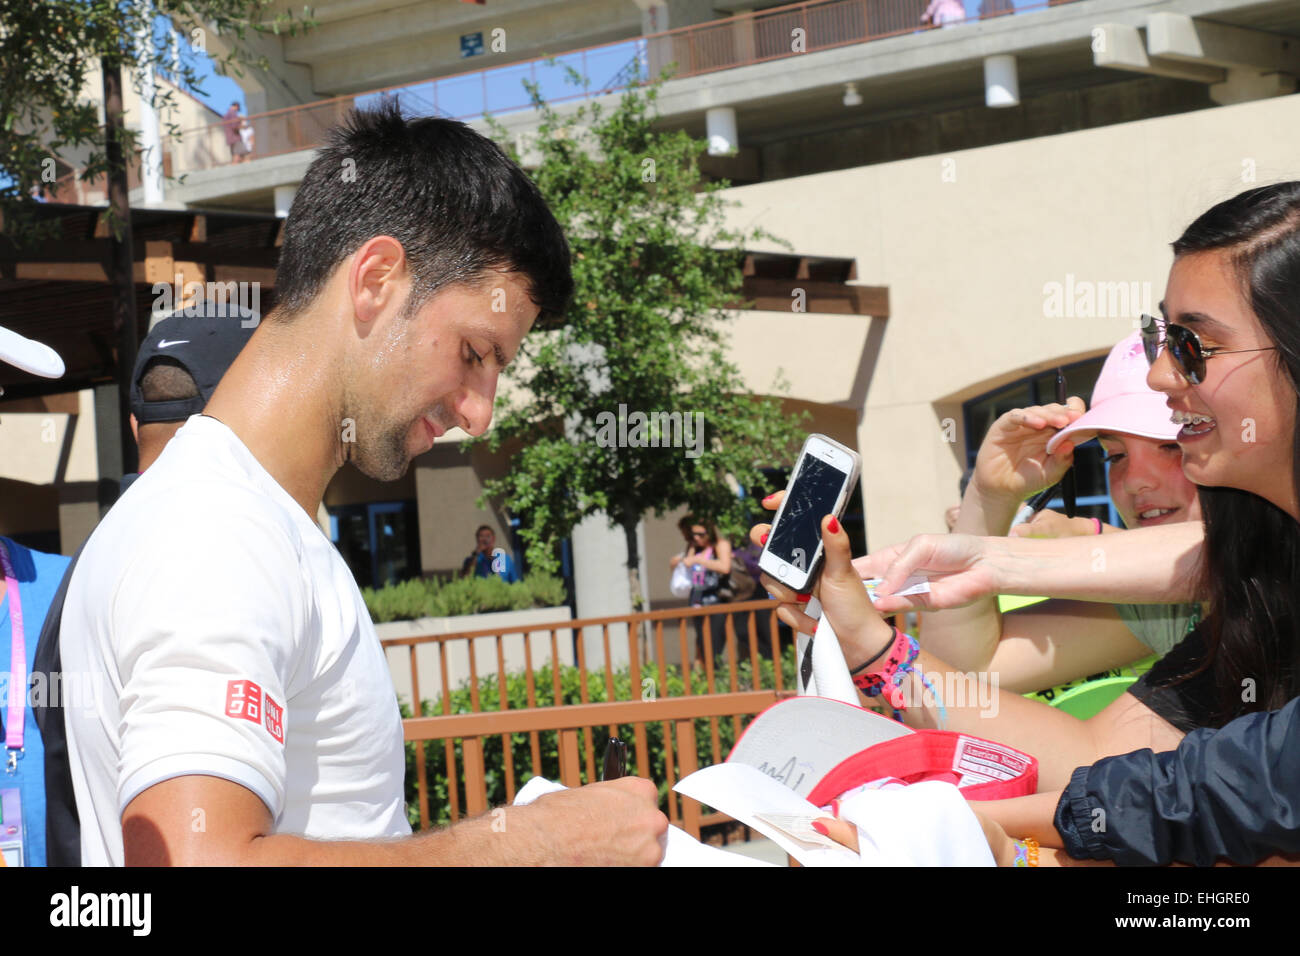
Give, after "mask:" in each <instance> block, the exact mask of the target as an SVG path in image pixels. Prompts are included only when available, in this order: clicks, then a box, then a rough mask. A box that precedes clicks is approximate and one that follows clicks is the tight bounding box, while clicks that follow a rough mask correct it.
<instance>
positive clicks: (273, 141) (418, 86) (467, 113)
mask: <svg viewBox="0 0 1300 956" xmlns="http://www.w3.org/2000/svg"><path fill="white" fill-rule="evenodd" d="M1076 2H1079V0H1015V2H1013V0H980V3H979V6H978V9H977V11H976V12H975V15H973V16H971V17H970V18H968V19H967V20H966V21H965V22H966V23H969V22H973V21H978V20H983V19H990V18H993V17H999V16H1006V15H1008V14H1011V13H1020V12H1027V11H1030V10H1041V9H1044V8H1046V7H1052V6H1061V5H1063V4H1067V3H1076ZM967 3H968V5H969V6H971V7H974V6H975V4H976V0H967ZM926 6H927V0H807V2H804V3H796V4H792V5H790V6H786V7H776V8H773V9H770V10H763V11H760V12H756V13H745V14H740V15H739V16H734V17H729V18H727V19H724V20H715V21H713V22H711V23H701V24H696V25H694V26H689V27H681V28H679V29H676V30H668V31H665V32H663V33H655V34H650V35H647V36H642V37H636V38H633V39H629V40H620V41H616V42H614V43H605V44H601V45H599V46H592V47H586V48H584V49H580V50H572V51H569V52H566V53H563V54H559V55H558V56H556V57H554V58H552V57H541V58H537V59H533V60H526V61H522V62H518V63H510V64H506V65H504V66H498V67H492V68H489V69H481V70H472V71H468V72H464V73H458V74H453V75H450V76H441V77H437V78H433V79H429V80H427V81H424V82H420V83H414V84H412V83H407V84H402V85H399V86H390V87H385V88H383V89H378V90H371V91H369V92H366V93H358V94H355V95H348V96H339V97H334V98H333V99H328V100H321V101H319V102H315V103H306V104H303V105H301V106H290V107H285V108H282V109H278V110H269V111H267V112H265V113H256V114H253V115H251V116H249V117H247V118H246V119H247V122H248V123H249V124H250V125H251V126H252V128H253V136H254V145H253V151H252V158H255V159H257V158H265V157H268V156H278V155H281V154H283V153H292V152H297V151H299V150H305V149H313V148H315V147H316V146H318V145H320V144H321V143H322V142H324V139H325V133H326V131H327V130H328V129H329V128H330V127H331V126H333V125H334V124H335V123H337V122H339V120H341V119H342V118H343V117H344V116H345V115H347V113H348V112H349V111H350V110H352V109H353V108H357V107H365V106H368V105H372V104H373V103H375V102H377V101H379V100H380V99H382V98H385V97H397V98H399V99H400V101H401V103H402V106H403V109H404V110H405V112H406V113H407V114H408V115H412V116H447V117H452V118H454V119H459V120H464V121H470V120H475V119H481V118H482V117H484V116H486V115H489V114H490V115H493V116H501V115H504V114H508V113H512V112H516V111H520V110H528V109H531V108H532V101H531V99H530V97H529V95H528V92H527V90H526V89H525V87H524V81H525V80H527V81H529V82H532V83H534V84H536V85H537V87H538V90H539V92H540V94H541V95H542V97H543V98H544V99H545V100H546V101H547V102H550V103H562V102H567V101H572V100H578V99H584V98H590V97H594V96H601V95H604V94H607V93H613V92H617V91H618V90H622V89H625V88H627V87H628V86H630V85H631V84H633V83H637V82H645V81H646V79H647V78H650V77H656V76H658V75H659V73H660V71H661V70H662V69H663V68H664V67H667V66H669V65H670V64H674V65H675V69H674V73H673V76H674V78H677V79H681V78H685V77H691V76H700V75H702V74H705V73H714V72H717V71H719V70H729V69H734V68H736V67H741V66H749V65H752V64H755V63H766V62H770V61H773V60H781V59H789V58H792V57H796V56H803V55H806V54H808V53H816V52H819V51H823V50H832V49H835V48H837V47H843V46H849V45H852V44H855V43H866V42H869V41H872V40H882V39H886V38H888V37H895V36H901V35H904V34H908V33H922V32H926V31H928V30H932V29H935V27H933V26H931V25H922V24H921V22H920V18H921V14H922V12H923V11H924V10H925V9H926ZM962 25H963V24H949V26H951V27H955V28H958V29H959V28H960V27H961V26H962ZM800 31H802V32H800ZM570 68H572V69H573V70H575V71H577V73H578V74H580V75H581V76H582V77H584V78H586V81H587V86H586V87H585V88H575V87H574V86H573V85H572V84H570V83H569V82H568V81H567V79H566V76H567V73H568V70H569V69H570ZM227 136H228V132H227V127H226V125H225V124H224V123H223V122H216V123H212V124H209V125H207V126H201V127H198V128H195V129H190V130H186V131H184V132H183V133H182V134H181V136H180V138H179V140H178V141H173V142H172V143H170V144H169V145H168V147H167V149H168V152H169V155H170V161H171V168H172V169H173V170H174V171H175V172H176V173H177V174H179V173H186V172H195V171H198V170H203V169H211V168H213V167H217V166H225V165H229V164H231V163H232V162H233V159H234V157H233V155H232V151H231V148H230V146H229V145H228V142H227Z"/></svg>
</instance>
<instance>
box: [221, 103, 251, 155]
mask: <svg viewBox="0 0 1300 956" xmlns="http://www.w3.org/2000/svg"><path fill="white" fill-rule="evenodd" d="M240 125H241V124H240V116H239V103H238V102H234V103H231V104H230V108H229V109H227V110H226V112H225V113H224V114H223V115H222V117H221V129H222V131H223V132H224V133H225V134H226V146H228V147H229V148H230V161H231V162H232V163H242V162H243V161H244V158H245V157H246V156H247V155H248V149H247V147H246V146H244V139H243V137H242V136H240V135H239V129H240Z"/></svg>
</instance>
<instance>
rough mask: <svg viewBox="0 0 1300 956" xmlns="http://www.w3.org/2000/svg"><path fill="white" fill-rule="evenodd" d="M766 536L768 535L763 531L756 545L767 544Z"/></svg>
mask: <svg viewBox="0 0 1300 956" xmlns="http://www.w3.org/2000/svg"><path fill="white" fill-rule="evenodd" d="M767 535H768V532H766V531H764V532H763V537H762V538H760V539H759V542H758V543H759V544H767Z"/></svg>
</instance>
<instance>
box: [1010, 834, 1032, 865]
mask: <svg viewBox="0 0 1300 956" xmlns="http://www.w3.org/2000/svg"><path fill="white" fill-rule="evenodd" d="M1011 844H1012V846H1014V847H1015V848H1016V859H1015V862H1013V863H1012V864H1011V865H1012V866H1037V865H1038V841H1037V840H1035V839H1034V838H1033V837H1025V838H1024V839H1023V840H1012V841H1011Z"/></svg>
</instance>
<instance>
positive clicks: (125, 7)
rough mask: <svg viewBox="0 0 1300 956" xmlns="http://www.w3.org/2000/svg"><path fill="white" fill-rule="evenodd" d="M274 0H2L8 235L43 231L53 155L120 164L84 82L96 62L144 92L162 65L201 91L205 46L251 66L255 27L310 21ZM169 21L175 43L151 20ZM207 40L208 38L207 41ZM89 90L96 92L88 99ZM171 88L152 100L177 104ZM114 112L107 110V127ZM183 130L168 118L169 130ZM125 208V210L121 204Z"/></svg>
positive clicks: (223, 67)
mask: <svg viewBox="0 0 1300 956" xmlns="http://www.w3.org/2000/svg"><path fill="white" fill-rule="evenodd" d="M278 6H282V4H278V3H277V2H276V0H152V2H151V3H142V2H139V0H38V2H35V3H4V4H0V211H2V212H3V213H4V221H5V226H4V228H5V233H6V234H7V235H9V236H10V237H12V238H15V239H24V240H29V239H32V238H36V237H38V235H39V233H38V230H37V229H36V228H35V224H34V223H33V221H32V217H31V213H32V211H33V210H32V205H33V203H34V200H33V199H32V198H31V193H32V190H33V188H36V189H44V190H47V191H48V192H50V193H52V194H53V198H56V199H57V198H58V197H57V193H56V192H55V189H56V188H57V183H56V182H54V181H53V180H54V177H53V176H52V175H51V172H52V170H53V169H54V163H53V160H54V159H56V158H57V159H64V160H65V161H66V158H67V157H68V156H69V155H71V154H70V151H77V152H78V153H80V152H81V150H83V149H84V150H87V151H88V152H87V153H86V158H85V161H84V162H82V163H80V164H79V165H80V166H81V172H80V175H81V178H82V179H87V180H88V179H92V178H96V177H98V176H101V175H109V176H111V175H112V174H113V173H114V172H115V170H114V169H113V168H112V167H113V165H114V162H113V159H112V156H111V152H112V151H111V150H110V148H109V143H108V138H109V137H106V135H105V130H104V126H103V125H102V123H101V120H100V116H99V106H98V103H97V101H98V98H99V91H98V90H85V85H86V78H87V75H88V73H89V71H90V70H91V69H92V67H93V66H94V65H95V64H96V63H97V62H99V63H101V64H103V66H104V68H105V72H106V73H109V72H111V73H112V75H113V76H116V74H117V71H118V70H119V69H122V68H125V69H126V70H128V71H129V72H130V73H131V75H132V76H133V78H134V80H135V82H136V89H137V91H140V82H139V81H140V77H141V76H143V75H144V74H145V72H146V71H160V72H162V73H163V74H164V75H165V76H167V77H168V78H170V79H171V80H172V81H173V82H174V83H175V84H176V85H179V86H187V87H191V88H196V89H201V85H200V84H201V80H200V71H199V61H198V57H200V56H202V55H204V54H206V55H208V56H209V57H210V58H211V60H212V61H213V62H214V64H215V67H216V69H217V70H218V71H219V72H221V73H232V72H233V73H235V74H236V75H240V74H241V73H242V68H243V67H245V66H252V67H259V68H265V66H266V60H265V58H264V57H261V56H259V55H257V54H256V52H255V51H254V47H253V44H252V43H251V42H250V41H251V40H252V39H253V37H254V35H255V34H259V33H277V34H278V33H289V34H293V33H295V32H296V31H297V30H299V29H302V28H305V27H307V26H309V25H310V21H309V20H308V19H307V17H308V16H309V13H310V11H309V10H307V9H306V8H304V10H303V16H302V17H301V18H298V17H294V16H293V15H291V14H289V13H285V12H283V11H281V10H277V9H275V8H276V7H278ZM159 16H165V17H167V18H169V19H170V20H171V21H172V24H173V25H174V26H175V28H176V30H177V32H178V33H179V34H180V35H181V36H182V37H184V39H185V42H184V43H180V44H178V45H177V46H176V47H175V49H173V45H172V43H171V41H170V38H169V37H168V36H167V34H166V33H165V32H163V31H156V30H155V29H154V25H155V18H156V17H159ZM210 45H211V46H210ZM217 46H220V48H221V49H220V51H218V50H217V49H216V47H217ZM86 93H89V94H90V96H89V97H87V96H86ZM176 102H177V100H176V92H175V90H172V89H168V88H166V87H165V86H163V85H161V84H159V85H158V86H156V88H155V92H154V94H153V97H152V105H153V107H154V109H155V110H158V111H159V112H160V113H162V112H163V111H165V110H166V109H168V108H169V107H171V106H174V105H175V104H176ZM114 120H115V117H112V116H110V117H109V124H110V128H111V127H112V126H113V124H114ZM178 132H179V131H178V130H176V129H175V128H174V127H172V126H168V127H167V129H166V131H165V135H172V136H174V135H176V134H177V133H178ZM116 139H117V142H118V143H119V144H120V146H121V149H122V152H123V153H124V154H127V155H129V154H131V153H132V152H134V150H135V142H136V137H135V135H134V132H133V131H131V130H124V131H122V132H119V133H118V134H117V136H116ZM118 214H119V216H120V211H118Z"/></svg>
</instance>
